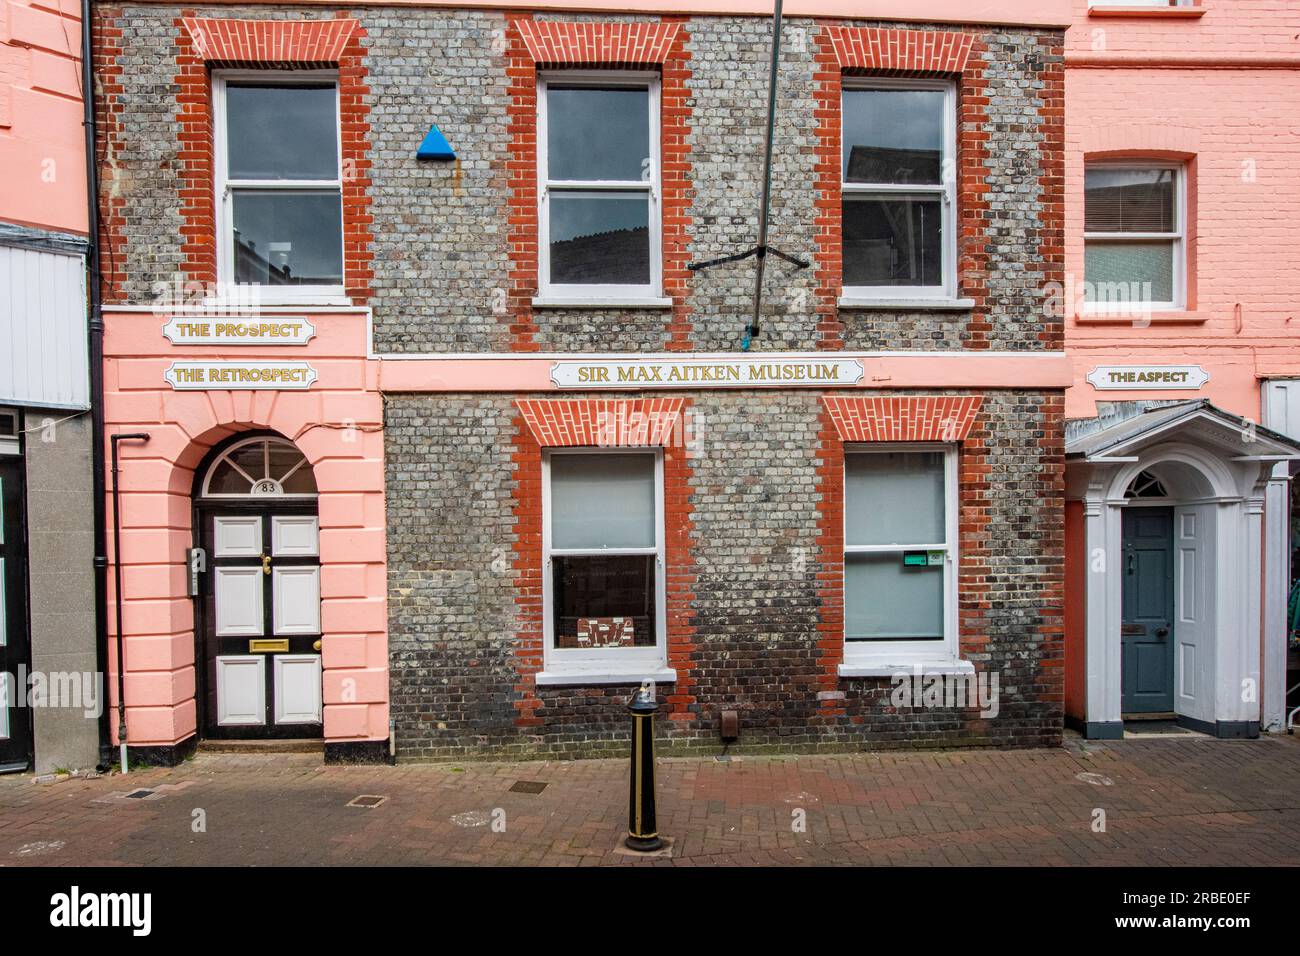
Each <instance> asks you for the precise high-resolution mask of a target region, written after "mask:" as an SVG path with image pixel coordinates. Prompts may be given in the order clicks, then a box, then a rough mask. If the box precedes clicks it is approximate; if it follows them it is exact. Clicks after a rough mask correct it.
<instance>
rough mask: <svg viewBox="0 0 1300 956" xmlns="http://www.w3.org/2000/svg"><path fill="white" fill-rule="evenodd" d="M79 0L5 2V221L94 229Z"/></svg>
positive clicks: (0, 59)
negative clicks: (90, 224) (89, 214)
mask: <svg viewBox="0 0 1300 956" xmlns="http://www.w3.org/2000/svg"><path fill="white" fill-rule="evenodd" d="M80 9H81V8H80V4H79V3H78V2H77V0H0V220H4V221H7V222H14V223H20V224H22V225H30V226H40V227H43V228H47V229H55V230H58V231H61V232H76V233H83V234H84V233H85V231H86V161H85V141H84V133H83V130H82V125H81V119H82V101H81V82H80V69H81V59H80V56H79V53H80V50H81V20H80Z"/></svg>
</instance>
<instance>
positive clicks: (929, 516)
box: [844, 451, 947, 545]
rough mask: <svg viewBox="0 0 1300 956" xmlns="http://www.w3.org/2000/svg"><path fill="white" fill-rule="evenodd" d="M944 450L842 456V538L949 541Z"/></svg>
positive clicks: (873, 541)
mask: <svg viewBox="0 0 1300 956" xmlns="http://www.w3.org/2000/svg"><path fill="white" fill-rule="evenodd" d="M946 541H947V537H946V535H945V528H944V464H943V453H942V452H937V451H936V452H928V451H925V452H911V451H909V452H889V453H872V454H865V455H864V454H858V455H855V454H848V455H845V456H844V543H845V544H849V545H859V544H904V545H906V544H945V543H946Z"/></svg>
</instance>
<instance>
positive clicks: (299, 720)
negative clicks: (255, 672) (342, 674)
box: [273, 654, 321, 724]
mask: <svg viewBox="0 0 1300 956" xmlns="http://www.w3.org/2000/svg"><path fill="white" fill-rule="evenodd" d="M273 666H274V676H275V722H276V723H277V724H319V723H320V719H321V691H320V655H319V654H276V655H275V663H274V665H273Z"/></svg>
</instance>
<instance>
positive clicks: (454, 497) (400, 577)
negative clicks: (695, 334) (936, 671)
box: [386, 391, 1063, 758]
mask: <svg viewBox="0 0 1300 956" xmlns="http://www.w3.org/2000/svg"><path fill="white" fill-rule="evenodd" d="M516 397H521V396H510V397H508V398H507V397H492V398H484V397H481V396H472V395H460V394H455V395H440V396H437V397H415V396H389V397H388V399H387V402H386V409H387V419H386V422H387V424H386V439H387V460H388V463H387V468H388V508H389V515H388V520H389V539H388V540H389V555H388V559H389V600H390V608H391V610H390V634H389V642H390V655H391V662H392V674H391V682H392V699H393V715H394V717H395V718H396V720H397V732H398V738H399V748H400V751H401V753H402V755H403V756H405V757H408V758H440V757H452V756H455V755H458V754H462V753H465V752H466V751H470V752H473V753H476V754H480V755H482V754H493V753H495V754H501V755H524V754H536V753H549V754H554V755H559V756H575V755H591V754H594V753H602V752H613V751H618V750H619V748H620V747H622V746H623V744H622V741H623V740H624V739H625V734H626V729H627V717H626V712H625V710H624V705H625V704H626V700H627V696H628V693H629V690H628V688H626V687H606V688H599V687H587V688H579V689H573V688H542V689H539V690H538V691H537V692H536V697H537V699H539V700H540V701H541V706H540V708H539V709H538V710H537V712H536V713H537V716H539V717H540V718H541V720H542V724H541V726H538V727H520V726H516V725H515V723H514V719H515V717H516V716H517V714H516V711H515V708H514V703H515V702H516V701H518V700H521V699H522V698H523V696H524V695H525V693H526V692H525V691H524V690H522V689H521V683H520V681H519V680H518V677H517V670H516V665H515V662H514V659H513V656H512V651H513V649H514V648H515V647H516V646H518V645H517V640H516V629H517V628H518V627H519V624H520V622H519V620H518V618H517V617H516V616H515V604H514V601H515V594H516V591H515V585H516V580H517V579H516V571H515V569H514V567H513V564H512V563H511V558H510V556H511V555H513V554H514V546H515V528H516V525H515V521H514V517H513V509H514V505H515V489H514V486H513V482H512V478H513V475H514V469H513V466H512V464H511V456H512V453H513V450H514V448H513V443H514V440H515V435H514V432H513V426H512V420H513V418H514V417H515V412H514V409H513V399H514V398H516ZM691 398H692V407H691V415H692V416H693V419H694V423H695V427H696V428H697V429H698V431H697V438H698V441H697V444H696V446H695V451H694V453H693V457H692V459H691V467H692V477H691V480H690V494H691V503H692V506H693V509H694V514H693V522H694V531H693V533H692V535H691V541H692V558H693V570H694V573H695V575H696V576H697V580H696V584H695V587H694V595H695V596H694V600H693V601H692V602H691V605H690V609H691V613H692V616H693V625H694V636H693V644H694V645H695V650H694V651H693V652H692V653H691V663H690V666H689V668H688V670H687V672H686V673H681V672H680V671H679V676H689V677H690V679H691V682H692V687H691V691H690V693H691V695H692V696H693V702H692V703H691V704H690V705H689V707H688V713H689V718H688V719H684V720H678V719H674V720H668V719H661V720H660V721H659V731H660V735H661V738H662V742H663V745H664V746H665V747H667V748H670V749H690V748H699V747H704V748H713V747H717V746H719V745H720V741H719V739H718V732H717V719H718V712H719V711H720V710H722V709H732V708H734V709H737V710H739V711H740V713H741V721H742V728H743V734H742V739H741V741H740V743H739V745H738V747H739V749H741V750H810V749H835V748H844V747H872V748H875V747H888V746H911V747H916V746H961V745H971V744H975V745H995V746H1010V745H1017V746H1025V745H1041V744H1053V743H1056V742H1058V741H1059V739H1060V734H1061V719H1062V716H1061V714H1062V710H1061V703H1060V684H1059V667H1054V666H1051V665H1052V663H1053V662H1059V660H1060V656H1061V643H1060V641H1061V638H1060V634H1059V628H1060V623H1061V622H1060V612H1061V608H1060V590H1059V582H1060V575H1061V561H1062V557H1061V554H1062V551H1061V538H1062V535H1063V517H1062V514H1061V509H1060V495H1059V487H1058V485H1059V481H1060V470H1059V466H1060V442H1061V431H1060V428H1061V426H1060V417H1061V399H1060V396H1059V394H1051V393H1049V394H1040V393H1021V392H993V393H988V394H987V395H986V396H985V399H984V406H983V408H982V410H981V413H980V416H979V419H978V421H977V423H976V426H975V429H974V431H973V432H972V434H971V436H970V438H969V440H968V442H967V446H966V448H965V450H964V451H963V454H964V455H970V456H976V457H977V458H978V459H979V461H980V463H982V464H984V465H987V467H988V477H987V478H986V479H985V480H984V481H982V482H979V483H977V484H968V485H967V486H966V487H964V488H963V489H962V496H963V506H964V507H968V508H974V509H977V510H978V513H979V514H980V515H981V516H982V517H983V518H985V519H987V520H986V523H985V524H984V525H983V526H982V527H981V528H980V529H979V530H978V531H975V532H972V533H971V535H973V536H970V535H967V536H964V537H963V541H962V545H963V548H968V549H970V551H971V555H970V557H969V559H968V564H967V566H966V567H967V569H968V573H969V574H971V575H972V576H974V577H975V578H978V579H980V580H981V581H982V582H983V583H981V584H977V585H973V586H972V587H970V588H968V589H967V590H966V592H965V593H964V594H963V596H962V598H961V602H960V613H961V617H962V628H961V637H962V639H963V641H967V642H969V643H968V644H967V656H968V657H970V658H971V659H973V660H975V661H976V662H977V665H978V666H979V667H980V668H981V669H988V670H992V671H996V672H997V673H998V675H999V680H1000V682H1001V691H1002V696H1001V714H1000V715H999V716H998V717H997V718H996V719H993V720H988V721H984V720H981V719H979V718H978V717H977V716H974V715H972V714H971V713H969V712H957V711H954V710H951V709H947V710H945V709H942V708H941V709H937V710H929V709H927V710H916V711H902V712H898V711H896V710H895V708H894V707H893V706H892V704H891V702H890V700H889V697H890V693H891V690H892V688H891V685H890V683H889V681H888V680H886V679H880V678H877V679H842V680H839V681H838V682H837V685H836V686H837V692H838V693H842V694H843V702H842V703H843V708H844V711H845V712H844V715H843V716H842V717H838V718H835V719H830V720H826V719H824V718H823V717H822V715H821V703H820V701H819V699H818V691H819V690H821V685H820V684H819V675H822V674H824V673H825V672H826V666H825V663H824V662H823V661H822V658H821V652H820V650H819V649H818V641H819V639H820V632H819V631H818V625H819V623H820V622H821V620H822V614H823V606H822V601H821V598H820V597H819V595H818V589H819V586H821V585H819V581H818V575H819V573H822V572H823V571H824V570H825V569H824V567H823V565H822V563H821V557H820V553H819V550H818V546H819V540H820V535H821V531H820V529H819V524H818V522H819V514H818V510H817V506H818V503H819V501H820V500H821V495H822V489H821V487H820V485H819V483H818V478H817V474H816V469H817V468H818V466H819V465H820V464H822V454H823V452H822V450H821V447H820V445H819V431H820V429H821V417H820V416H821V402H820V395H819V394H817V393H815V392H811V391H762V392H710V393H694V394H693V395H692V396H691ZM498 442H500V443H501V444H496V443H498ZM539 547H540V546H539ZM669 639H670V641H671V640H672V635H671V634H670V638H669ZM671 692H672V691H671V688H668V687H665V688H662V690H661V694H663V695H666V694H668V693H671Z"/></svg>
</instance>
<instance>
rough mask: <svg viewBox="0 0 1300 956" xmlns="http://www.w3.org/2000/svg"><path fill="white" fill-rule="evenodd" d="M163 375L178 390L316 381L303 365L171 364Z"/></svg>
mask: <svg viewBox="0 0 1300 956" xmlns="http://www.w3.org/2000/svg"><path fill="white" fill-rule="evenodd" d="M163 375H164V377H165V378H166V379H167V381H168V382H169V383H170V384H171V387H172V388H174V389H176V390H178V391H204V390H215V389H226V388H240V389H250V388H265V389H280V390H285V389H303V388H311V384H312V382H314V381H316V370H315V369H314V368H312V367H311V366H310V365H308V364H307V363H306V362H172V364H171V368H169V369H167V371H166V372H164V373H163Z"/></svg>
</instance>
